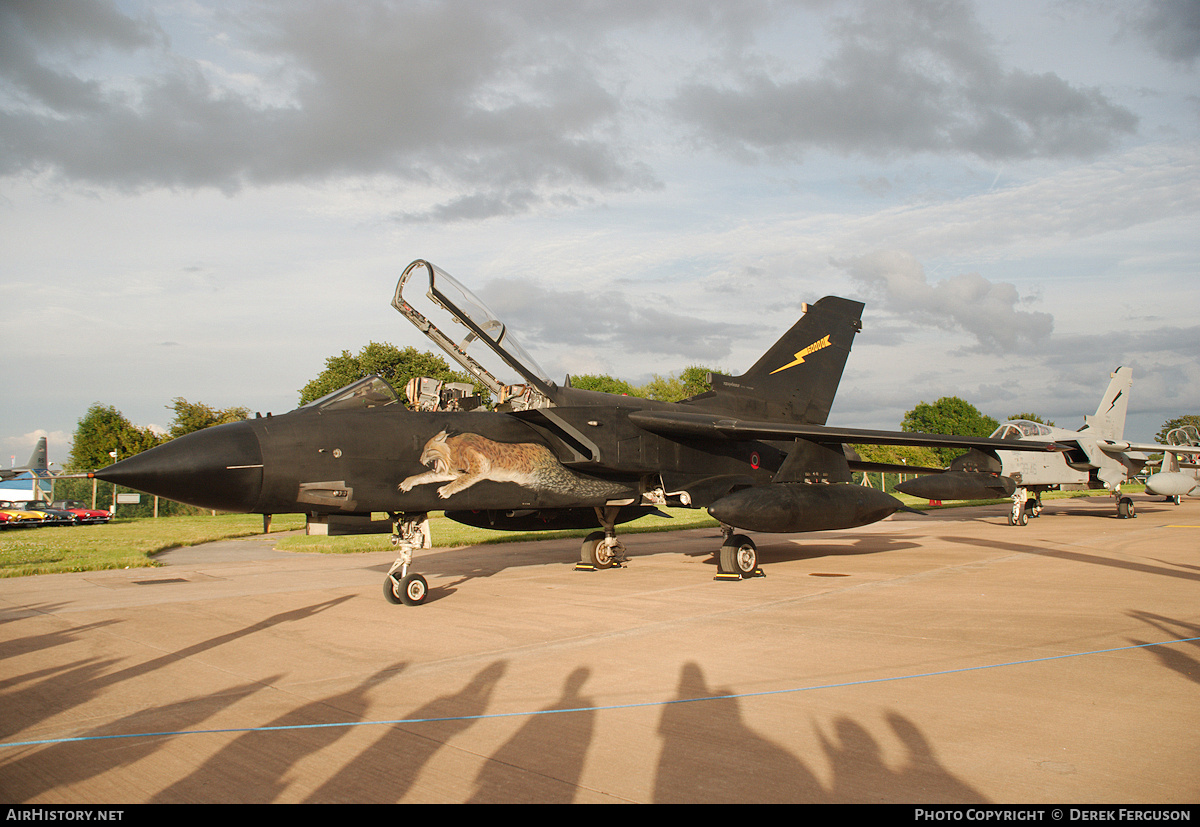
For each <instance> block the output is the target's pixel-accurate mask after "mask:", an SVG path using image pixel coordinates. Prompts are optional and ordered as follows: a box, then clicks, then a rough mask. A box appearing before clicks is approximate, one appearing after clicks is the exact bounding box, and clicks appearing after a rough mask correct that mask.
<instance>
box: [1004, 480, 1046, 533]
mask: <svg viewBox="0 0 1200 827" xmlns="http://www.w3.org/2000/svg"><path fill="white" fill-rule="evenodd" d="M1012 500H1013V504H1012V508H1011V509H1010V510H1009V512H1008V524H1009V525H1027V524H1028V523H1029V520H1030V518H1031V517H1036V516H1038V515H1039V514H1041V513H1042V499H1041V496H1040V495H1037V494H1035V495H1034V496H1033V498H1032V499H1030V498H1029V495H1028V493H1027V492H1026V491H1025V489H1024V488H1018V489H1017V490H1016V491H1014V492H1013V496H1012Z"/></svg>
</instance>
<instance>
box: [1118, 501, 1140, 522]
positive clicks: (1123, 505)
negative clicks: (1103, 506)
mask: <svg viewBox="0 0 1200 827" xmlns="http://www.w3.org/2000/svg"><path fill="white" fill-rule="evenodd" d="M1117 516H1118V517H1120V518H1121V519H1122V520H1127V519H1129V518H1130V517H1136V516H1137V509H1135V508H1134V507H1133V500H1131V499H1129V497H1122V498H1121V499H1120V500H1119V501H1118V502H1117Z"/></svg>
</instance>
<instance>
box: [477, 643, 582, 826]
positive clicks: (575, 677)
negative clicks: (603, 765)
mask: <svg viewBox="0 0 1200 827" xmlns="http://www.w3.org/2000/svg"><path fill="white" fill-rule="evenodd" d="M589 675H591V670H589V669H587V668H585V667H580V668H578V669H576V670H575V671H573V672H572V673H571V674H570V675H568V676H567V680H566V681H565V682H564V684H563V690H562V694H561V695H560V696H559V698H558V700H557V701H555V702H554V703H553V704H551V705H550V706H548V707H546V708H545V709H544V710H542V714H537V715H533V716H532V717H530V719H529V720H528V721H526V722H525V724H524V725H523V726H522V727H521V728H520V729H519V730H517V733H516V734H515V735H514V736H513V737H512V738H510V739H509V740H508V741H507V742H506V743H505V744H504V745H503V746H502V747H500V749H498V750H496V752H495V753H493V754H492V756H491V757H490V758H489V759H488V760H487V762H486V763H485V764H484V765H483V768H482V769H480V771H479V774H478V775H477V776H476V778H475V787H476V789H475V793H474V794H473V795H472V796H471V798H470V799H469V800H468V801H467V803H468V804H518V803H536V804H571V803H573V802H574V800H575V793H576V791H577V789H578V786H579V779H580V778H581V777H582V775H583V764H584V759H585V757H586V756H587V749H588V746H589V745H590V744H591V742H592V730H593V728H594V727H595V718H596V713H595V711H594V710H593V709H592V707H593V706H594V702H593V701H592V699H591V698H588V697H585V696H582V695H580V694H579V690H580V689H582V688H583V684H584V683H585V682H587V679H588V676H589ZM562 710H575V711H572V712H563V711H562ZM545 713H552V714H545ZM514 767H520V768H521V770H520V772H519V773H518V772H516V771H514V769H513V768H514Z"/></svg>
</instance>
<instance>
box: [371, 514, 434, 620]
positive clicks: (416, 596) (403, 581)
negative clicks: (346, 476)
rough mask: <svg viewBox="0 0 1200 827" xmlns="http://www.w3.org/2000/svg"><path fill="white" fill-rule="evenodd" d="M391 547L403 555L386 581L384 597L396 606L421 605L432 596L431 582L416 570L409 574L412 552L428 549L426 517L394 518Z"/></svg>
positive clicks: (400, 516) (408, 515)
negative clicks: (430, 590) (430, 594)
mask: <svg viewBox="0 0 1200 827" xmlns="http://www.w3.org/2000/svg"><path fill="white" fill-rule="evenodd" d="M392 545H394V546H395V547H396V548H397V550H398V551H399V552H400V554H399V556H398V557H397V558H396V562H395V563H392V567H391V569H389V570H388V573H387V577H385V578H384V580H383V596H384V599H386V600H387V602H389V603H392V604H396V605H401V604H402V605H405V606H419V605H421V604H422V603H424V602H425V600H426V599H427V598H428V597H429V583H428V582H426V580H425V578H424V577H422V576H421V575H419V574H417V573H416V572H415V571H409V570H408V567H409V566H410V565H411V564H412V559H413V552H415V551H416V550H417V549H419V548H429V547H430V546H432V545H433V544H432V543H431V542H430V537H429V520H428V515H426V514H404V515H395V514H393V515H392Z"/></svg>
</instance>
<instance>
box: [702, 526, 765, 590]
mask: <svg viewBox="0 0 1200 827" xmlns="http://www.w3.org/2000/svg"><path fill="white" fill-rule="evenodd" d="M721 534H722V535H724V537H725V539H724V541H722V543H721V548H720V550H719V551H718V552H717V576H716V577H714V578H713V579H714V580H745V579H746V578H749V577H765V576H766V575H764V574H763V570H762V569H760V568H759V567H758V548H757V547H756V546H755V545H754V541H753V540H751V539H750V538H749V537H747V536H746V535H745V534H734V533H733V528H732V527H730V526H727V525H723V526H721Z"/></svg>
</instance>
